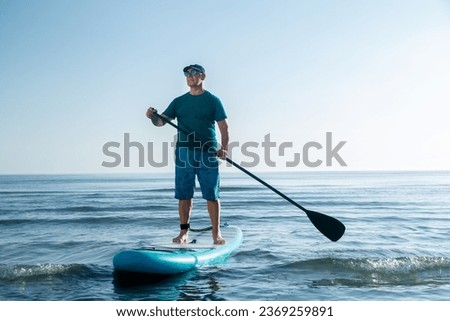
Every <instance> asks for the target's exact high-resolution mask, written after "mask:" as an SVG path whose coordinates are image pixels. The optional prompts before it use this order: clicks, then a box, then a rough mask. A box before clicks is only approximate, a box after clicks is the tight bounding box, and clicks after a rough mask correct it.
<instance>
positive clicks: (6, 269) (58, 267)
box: [0, 263, 96, 281]
mask: <svg viewBox="0 0 450 321" xmlns="http://www.w3.org/2000/svg"><path fill="white" fill-rule="evenodd" d="M95 270H96V269H95V268H93V267H91V266H89V265H83V264H50V263H48V264H37V265H23V264H19V265H12V266H9V265H5V264H1V265H0V280H2V281H39V280H42V279H48V278H51V277H58V276H63V275H81V274H84V275H90V274H93V272H94V271H95Z"/></svg>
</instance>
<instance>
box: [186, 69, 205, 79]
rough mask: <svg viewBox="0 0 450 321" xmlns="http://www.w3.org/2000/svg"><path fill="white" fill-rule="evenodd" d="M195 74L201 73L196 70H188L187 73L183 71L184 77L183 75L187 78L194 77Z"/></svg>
mask: <svg viewBox="0 0 450 321" xmlns="http://www.w3.org/2000/svg"><path fill="white" fill-rule="evenodd" d="M196 74H201V72H200V71H198V70H196V69H191V70H188V71H185V72H184V75H185V76H186V77H189V76H195V75H196Z"/></svg>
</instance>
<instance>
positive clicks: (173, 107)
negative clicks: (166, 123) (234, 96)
mask: <svg viewBox="0 0 450 321" xmlns="http://www.w3.org/2000/svg"><path fill="white" fill-rule="evenodd" d="M163 114H164V115H166V116H168V117H170V118H172V119H177V122H178V127H180V128H181V129H182V130H184V131H186V132H188V133H190V134H189V136H187V135H186V134H184V133H183V132H180V131H178V140H177V146H184V147H190V148H194V147H197V148H198V147H202V148H203V149H207V148H209V147H213V148H214V149H215V150H216V149H217V138H216V126H215V122H216V121H221V120H224V119H226V118H227V114H226V113H225V109H224V108H223V105H222V102H221V101H220V99H219V98H217V97H216V96H214V95H213V94H211V93H210V92H209V91H205V92H204V93H203V94H201V95H191V94H190V93H186V94H184V95H182V96H180V97H177V98H175V99H174V100H173V101H172V102H171V103H170V105H169V107H167V109H166V110H165V111H164V112H163Z"/></svg>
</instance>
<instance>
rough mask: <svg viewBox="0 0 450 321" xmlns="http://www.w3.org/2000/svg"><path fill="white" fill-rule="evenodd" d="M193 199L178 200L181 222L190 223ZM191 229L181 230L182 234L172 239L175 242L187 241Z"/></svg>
mask: <svg viewBox="0 0 450 321" xmlns="http://www.w3.org/2000/svg"><path fill="white" fill-rule="evenodd" d="M192 203H193V202H192V199H189V200H179V201H178V214H179V215H180V224H188V223H189V220H190V217H191V210H192ZM188 234H189V230H188V229H186V230H180V234H179V235H178V236H177V237H174V238H173V239H172V242H174V243H186V242H187V240H188Z"/></svg>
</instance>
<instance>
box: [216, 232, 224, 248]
mask: <svg viewBox="0 0 450 321" xmlns="http://www.w3.org/2000/svg"><path fill="white" fill-rule="evenodd" d="M213 240H214V244H215V245H222V244H225V240H224V239H223V238H222V236H221V235H220V233H219V234H218V235H213Z"/></svg>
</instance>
